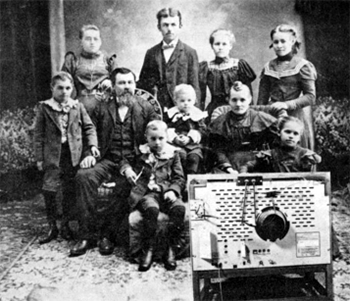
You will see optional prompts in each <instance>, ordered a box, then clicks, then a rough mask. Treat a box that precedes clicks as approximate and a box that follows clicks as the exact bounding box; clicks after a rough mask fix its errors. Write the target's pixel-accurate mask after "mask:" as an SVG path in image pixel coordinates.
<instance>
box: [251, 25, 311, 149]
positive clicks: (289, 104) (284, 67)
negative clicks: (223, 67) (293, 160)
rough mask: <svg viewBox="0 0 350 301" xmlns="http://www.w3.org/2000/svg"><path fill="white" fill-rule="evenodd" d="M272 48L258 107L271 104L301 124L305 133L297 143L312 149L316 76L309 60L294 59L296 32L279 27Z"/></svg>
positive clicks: (263, 73) (263, 74)
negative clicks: (295, 118)
mask: <svg viewBox="0 0 350 301" xmlns="http://www.w3.org/2000/svg"><path fill="white" fill-rule="evenodd" d="M270 36H271V40H272V45H271V46H270V47H271V48H273V50H274V51H275V53H276V55H277V57H276V58H275V59H273V60H272V61H270V62H268V63H267V64H266V65H265V67H264V69H263V70H262V73H261V80H260V86H259V96H258V105H267V104H270V105H271V108H272V109H273V110H276V111H279V110H287V113H288V115H291V116H295V117H297V118H299V119H300V120H302V121H303V123H304V133H303V135H302V137H301V141H300V144H301V146H302V147H305V148H308V149H312V150H313V149H314V135H313V128H312V113H311V108H310V106H311V105H312V104H313V103H314V102H315V98H316V88H315V81H316V78H317V73H316V70H315V67H314V65H313V64H312V63H310V62H309V61H307V60H305V59H303V58H300V57H297V56H296V54H297V52H298V49H299V47H300V42H299V41H298V40H297V33H296V30H295V29H294V28H293V27H291V26H289V25H285V24H282V25H278V26H277V27H276V28H275V29H273V30H272V31H271V34H270Z"/></svg>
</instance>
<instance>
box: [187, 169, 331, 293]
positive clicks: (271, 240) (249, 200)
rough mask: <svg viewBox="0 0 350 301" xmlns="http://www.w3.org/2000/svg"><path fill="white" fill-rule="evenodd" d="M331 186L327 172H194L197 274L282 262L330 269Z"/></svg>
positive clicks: (193, 240)
mask: <svg viewBox="0 0 350 301" xmlns="http://www.w3.org/2000/svg"><path fill="white" fill-rule="evenodd" d="M329 191H330V179H329V174H328V173H290V174H280V173H273V174H272V173H270V174H241V175H237V176H233V175H227V174H226V175H192V176H189V179H188V192H189V205H190V212H191V216H190V229H191V234H190V237H191V254H192V269H193V273H194V276H195V278H198V277H197V276H198V275H202V276H204V277H205V272H208V273H209V272H210V271H218V270H220V271H223V272H225V271H231V272H232V273H233V274H232V275H239V274H242V272H243V271H245V275H248V276H249V275H251V276H254V274H255V273H259V274H261V271H259V270H262V271H266V272H268V273H270V272H271V271H269V270H274V271H278V272H283V270H282V268H283V267H286V268H287V267H288V268H291V267H299V270H300V269H302V268H303V267H306V266H312V267H317V266H322V267H325V268H326V269H328V272H329V267H330V264H331V219H330V197H329ZM250 271H252V272H251V273H250ZM196 273H197V274H196ZM209 274H210V275H213V273H209ZM209 274H208V275H209ZM208 277H209V276H208ZM330 277H331V275H330ZM197 280H198V279H195V281H194V285H197ZM197 293H198V292H197Z"/></svg>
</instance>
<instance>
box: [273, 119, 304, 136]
mask: <svg viewBox="0 0 350 301" xmlns="http://www.w3.org/2000/svg"><path fill="white" fill-rule="evenodd" d="M288 122H295V123H297V124H298V125H300V127H301V133H300V134H302V133H303V131H304V123H303V122H302V121H301V120H300V119H298V118H296V117H294V116H283V117H281V118H279V119H278V122H277V128H278V131H279V132H280V131H282V130H283V129H284V126H285V124H286V123H288Z"/></svg>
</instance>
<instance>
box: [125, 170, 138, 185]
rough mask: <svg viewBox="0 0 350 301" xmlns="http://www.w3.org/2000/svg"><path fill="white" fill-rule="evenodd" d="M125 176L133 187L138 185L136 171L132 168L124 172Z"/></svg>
mask: <svg viewBox="0 0 350 301" xmlns="http://www.w3.org/2000/svg"><path fill="white" fill-rule="evenodd" d="M124 176H125V178H126V179H127V181H128V182H129V183H130V184H131V185H133V186H135V185H136V180H137V174H136V173H135V172H134V170H133V169H132V168H131V167H130V168H127V169H126V170H125V171H124Z"/></svg>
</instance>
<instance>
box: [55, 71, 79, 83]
mask: <svg viewBox="0 0 350 301" xmlns="http://www.w3.org/2000/svg"><path fill="white" fill-rule="evenodd" d="M66 79H68V80H69V81H70V82H71V83H72V84H74V81H73V77H72V76H71V75H70V74H69V73H67V72H65V71H60V72H57V73H56V74H55V75H54V76H53V77H52V78H51V87H53V86H55V85H56V82H57V81H58V80H62V81H64V80H66Z"/></svg>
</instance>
